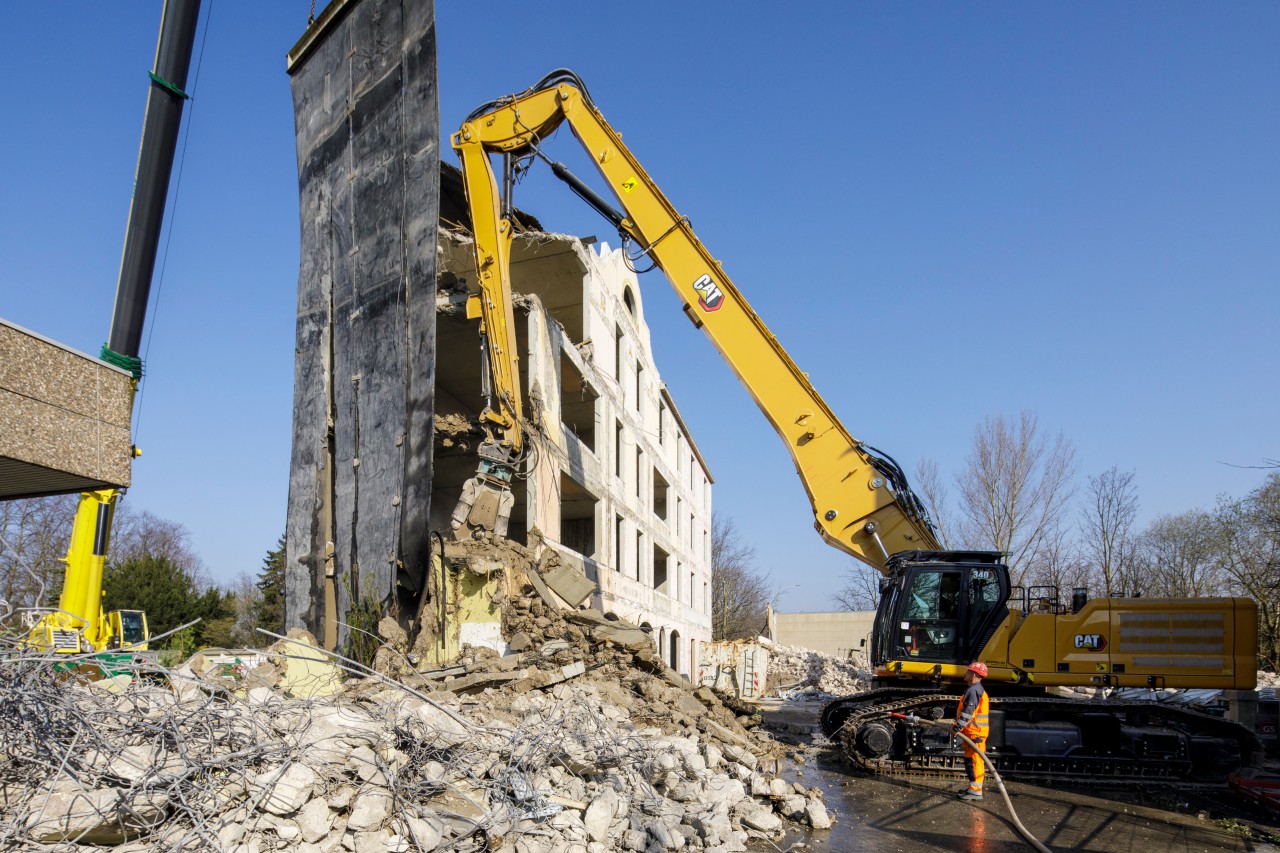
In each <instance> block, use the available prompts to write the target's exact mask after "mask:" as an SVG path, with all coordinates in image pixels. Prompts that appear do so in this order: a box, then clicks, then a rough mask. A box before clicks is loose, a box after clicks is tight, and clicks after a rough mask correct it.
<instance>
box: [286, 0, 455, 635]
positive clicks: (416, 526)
mask: <svg viewBox="0 0 1280 853" xmlns="http://www.w3.org/2000/svg"><path fill="white" fill-rule="evenodd" d="M289 59H290V64H289V73H290V75H291V78H292V79H291V86H292V90H293V99H294V120H295V126H296V134H297V148H298V183H299V191H300V196H301V199H300V201H301V204H300V213H301V219H302V221H301V226H302V228H301V232H302V237H301V241H302V250H301V268H300V270H299V274H298V325H297V351H296V356H295V368H294V411H293V457H292V464H291V466H290V480H289V515H288V523H287V528H286V538H287V566H286V605H285V613H286V621H287V623H288V625H289V626H290V627H292V626H295V625H302V626H305V627H307V628H308V629H310V630H311V631H312V632H313V633H314V634H316V636H317V637H318V638H321V639H322V641H323V642H324V644H325V645H326V646H327V647H329V648H333V647H335V646H338V645H341V644H342V643H343V642H344V640H345V638H346V634H347V629H346V628H345V627H342V628H340V627H339V625H338V623H339V621H342V622H346V621H348V619H349V613H350V611H351V610H352V609H353V608H357V607H361V608H368V607H372V608H374V609H382V610H384V611H385V610H391V609H393V610H396V611H398V612H400V613H401V614H412V613H414V612H416V606H417V604H418V603H419V598H420V596H419V592H420V590H419V589H418V588H417V584H418V583H419V581H420V579H421V578H422V577H425V576H426V571H427V568H428V566H429V564H430V546H429V542H428V524H427V520H428V514H429V512H430V495H431V481H432V417H433V414H434V397H433V394H434V387H435V379H434V377H435V363H436V324H435V319H436V314H435V311H436V305H435V288H436V266H435V264H436V226H437V223H438V220H439V211H440V204H439V191H440V174H439V155H440V124H439V111H438V109H437V96H436V95H437V93H436V46H435V19H434V7H433V4H432V2H431V0H416V2H411V3H402V2H399V0H335V2H333V3H330V4H329V6H328V7H326V9H325V11H324V12H323V14H322V15H321V17H320V19H319V20H317V21H316V23H315V25H314V26H312V27H311V28H310V29H309V30H308V32H307V33H306V34H305V35H304V37H303V39H302V41H300V42H299V43H298V45H297V46H296V47H295V48H294V49H293V51H291V52H290V55H289Z"/></svg>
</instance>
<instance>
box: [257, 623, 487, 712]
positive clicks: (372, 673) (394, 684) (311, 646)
mask: <svg viewBox="0 0 1280 853" xmlns="http://www.w3.org/2000/svg"><path fill="white" fill-rule="evenodd" d="M257 630H258V631H259V632H261V633H263V634H265V635H267V636H268V637H274V638H276V639H277V640H281V641H284V642H292V643H296V644H298V645H300V646H303V647H304V648H306V649H308V650H310V651H312V652H316V653H318V654H321V655H324V656H326V657H327V658H330V659H332V660H335V661H339V662H340V663H341V664H344V665H345V666H338V665H337V664H335V666H338V668H339V669H346V670H347V671H349V672H352V673H354V674H357V675H360V676H361V677H364V678H372V679H374V680H376V681H379V682H381V683H383V684H385V685H387V686H388V687H391V688H393V689H398V690H403V691H405V692H406V693H408V694H409V695H411V696H413V697H414V698H416V699H421V700H422V701H423V702H426V703H427V704H428V705H430V706H431V707H433V708H435V709H436V710H437V711H440V712H441V713H444V714H446V715H448V716H449V717H450V718H451V719H452V720H453V721H454V722H457V723H460V724H462V725H464V726H466V727H468V728H470V729H475V728H476V725H475V724H474V723H473V722H471V721H470V720H468V719H467V718H466V717H464V716H462V715H461V714H459V713H458V712H456V711H454V710H453V709H452V708H448V707H445V706H444V705H441V704H440V703H438V702H436V701H435V700H434V699H432V698H431V697H430V696H427V695H426V694H424V693H422V692H421V691H419V690H415V689H413V688H412V687H410V686H408V685H407V684H402V683H401V682H398V681H395V680H393V679H390V678H387V677H386V676H385V675H383V674H382V673H380V672H377V671H376V670H374V669H372V668H370V667H367V666H365V665H364V664H362V663H360V662H358V661H354V660H351V659H350V658H347V657H343V656H342V655H340V654H338V653H337V652H331V651H329V650H328V649H322V648H320V647H319V646H317V645H316V644H315V639H314V638H312V641H311V642H310V643H307V642H304V641H303V640H301V639H297V638H296V637H284V636H281V635H279V634H276V633H274V632H272V631H268V630H266V629H265V628H258V629H257ZM295 632H297V633H299V634H305V633H306V632H305V631H303V630H302V629H300V628H294V629H292V630H290V632H289V633H290V634H294V633H295ZM308 636H310V635H308ZM309 659H310V658H308V660H309Z"/></svg>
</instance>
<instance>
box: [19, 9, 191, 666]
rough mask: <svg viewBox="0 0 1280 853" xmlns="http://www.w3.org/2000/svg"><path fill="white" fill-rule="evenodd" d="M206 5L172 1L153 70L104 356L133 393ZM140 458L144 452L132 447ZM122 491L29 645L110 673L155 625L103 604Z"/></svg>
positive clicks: (111, 498)
mask: <svg viewBox="0 0 1280 853" xmlns="http://www.w3.org/2000/svg"><path fill="white" fill-rule="evenodd" d="M199 17H200V0H166V2H165V4H164V11H163V13H162V16H161V22H160V38H159V41H158V44H157V47H156V62H155V70H154V71H152V72H151V74H150V78H151V83H150V90H149V94H148V96H147V111H146V117H145V119H144V121H143V129H142V145H141V148H140V150H139V154H138V173H137V180H136V184H135V187H134V195H133V202H132V204H131V205H130V207H129V221H128V225H127V227H126V231H125V244H124V254H123V256H122V258H121V261H120V276H119V280H118V284H117V287H116V300H115V309H114V311H113V313H112V320H111V332H110V336H109V337H108V339H107V343H106V344H104V345H103V347H102V354H101V356H100V358H101V359H102V360H103V361H105V362H107V363H108V364H113V365H115V366H116V367H119V368H121V369H124V370H127V371H129V372H130V373H132V374H133V380H132V384H131V389H132V390H136V389H137V386H138V381H139V380H140V379H141V378H142V362H141V360H140V359H139V357H138V354H139V352H140V348H141V342H142V326H143V321H144V319H145V317H146V311H147V302H148V299H149V295H150V291H151V277H152V273H153V272H154V270H155V261H156V250H157V248H158V246H159V244H160V231H161V226H162V225H163V221H164V207H165V198H166V196H167V195H168V192H169V178H170V175H171V174H172V171H173V158H174V152H175V150H176V147H177V141H178V130H179V128H180V125H181V123H182V109H183V105H184V102H185V101H186V100H187V97H188V96H187V94H186V92H185V91H183V88H184V87H185V86H186V80H187V71H188V69H189V68H190V65H191V51H192V46H193V45H194V43H195V34H196V22H197V20H198V19H199ZM134 454H135V455H137V454H138V451H137V450H136V448H135V450H134ZM122 491H123V490H122V489H100V490H95V491H89V492H84V493H82V494H81V495H80V502H79V504H78V506H77V508H76V515H75V520H74V522H73V524H72V529H71V545H70V547H69V548H68V551H67V557H66V560H65V562H66V565H67V568H66V573H65V575H64V577H63V585H62V592H61V594H60V595H59V598H58V607H57V609H56V610H53V611H50V612H47V613H45V614H44V615H42V616H41V617H40V619H39V620H38V621H37V622H36V624H35V625H34V626H33V627H32V628H31V630H30V632H29V633H28V634H27V638H26V645H27V647H29V648H33V649H36V650H39V651H43V652H53V653H55V654H60V655H80V654H92V655H93V656H94V662H95V663H96V664H97V665H98V666H99V668H101V669H102V670H103V671H105V672H108V673H109V672H111V671H112V667H113V666H114V665H115V663H114V662H115V661H117V660H119V661H122V662H124V661H129V660H131V659H133V658H137V657H139V653H140V652H145V651H147V650H148V642H149V640H150V636H151V635H150V629H149V627H148V625H147V615H146V613H144V612H142V611H141V610H112V611H109V612H108V611H107V610H106V608H105V607H104V606H103V602H102V572H103V569H104V567H105V565H106V560H107V552H108V549H109V546H110V542H111V530H112V519H113V517H114V515H115V509H116V504H117V502H118V501H119V498H120V495H121V493H122Z"/></svg>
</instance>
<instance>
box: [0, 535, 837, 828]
mask: <svg viewBox="0 0 1280 853" xmlns="http://www.w3.org/2000/svg"><path fill="white" fill-rule="evenodd" d="M454 544H455V545H456V546H457V550H458V552H459V553H462V554H464V555H466V556H467V557H475V558H479V559H484V558H492V557H494V556H495V555H497V556H499V557H500V558H501V559H502V560H504V561H505V562H506V563H507V565H508V566H510V567H512V572H511V574H510V575H509V576H508V583H507V585H506V588H507V590H508V591H507V593H506V594H504V595H501V596H499V598H500V602H499V604H500V608H501V618H502V628H503V636H504V637H506V638H507V648H508V652H507V653H506V654H499V653H498V652H496V651H494V650H493V649H489V648H473V647H467V648H464V650H463V654H462V655H461V657H460V658H459V659H458V660H457V661H454V662H453V663H451V664H450V665H449V666H447V667H435V668H423V667H420V666H417V665H415V664H414V663H413V661H414V660H415V658H414V656H413V654H412V652H411V648H410V638H409V636H408V635H407V634H406V633H405V632H404V630H403V629H402V628H401V627H400V626H399V625H398V624H397V623H396V622H395V620H393V619H384V620H383V621H382V623H381V624H379V626H378V635H379V637H380V638H381V639H382V647H381V648H380V649H379V650H378V654H377V658H376V660H375V666H374V668H373V669H366V668H363V667H361V666H359V665H358V664H356V663H355V662H353V661H347V660H346V659H341V658H337V657H335V656H332V655H329V654H327V653H325V652H323V651H321V650H319V649H317V648H316V643H315V641H314V639H313V638H312V637H310V635H308V634H306V632H304V631H300V630H297V629H295V630H294V631H291V632H290V635H289V638H288V639H287V640H281V641H280V642H278V643H276V644H275V645H273V646H272V647H271V648H269V649H267V650H265V651H261V652H252V651H241V652H236V653H232V652H228V653H226V654H220V653H218V652H217V651H216V650H211V651H209V652H202V653H199V654H197V655H196V656H195V657H194V658H193V659H192V660H190V661H188V662H187V663H186V664H183V666H181V667H179V668H177V669H173V670H168V671H164V672H162V673H160V675H162V676H163V677H164V679H166V682H167V683H165V682H160V681H157V680H156V679H155V678H154V677H150V678H143V677H134V678H129V677H120V678H115V679H109V680H104V681H99V682H87V681H67V680H66V679H65V677H62V680H59V679H56V678H55V677H54V676H53V674H52V671H51V668H50V667H49V666H48V661H47V660H40V659H38V658H36V657H35V656H32V655H23V654H20V653H19V654H15V655H12V656H10V657H9V658H7V659H5V660H3V661H0V679H3V683H0V703H2V704H3V706H4V707H0V748H2V749H4V752H5V755H6V756H7V757H8V759H9V760H8V761H7V762H6V764H5V766H4V767H3V768H0V796H3V797H4V802H5V804H6V805H5V819H4V820H3V821H0V848H3V849H23V850H50V851H52V850H55V849H56V850H58V851H64V852H69V851H89V850H100V849H103V848H102V847H100V846H97V845H118V846H114V847H113V848H112V849H114V850H116V851H118V853H142V851H162V850H163V851H170V850H172V851H178V850H189V849H224V850H237V851H252V850H269V849H282V848H287V849H291V850H295V849H296V850H298V851H301V852H302V853H320V851H329V850H336V849H340V848H345V849H350V850H354V851H363V850H378V851H388V850H397V851H430V850H443V849H448V850H458V851H468V850H475V851H480V850H493V851H514V853H551V851H560V850H583V851H602V850H629V851H637V853H639V851H648V850H674V849H683V848H695V849H703V850H707V851H711V853H739V851H743V850H746V848H747V844H748V842H749V841H751V840H752V839H777V838H779V836H780V835H781V834H782V833H783V832H784V831H785V830H786V828H787V826H794V825H797V824H800V825H804V826H807V827H814V828H818V829H824V828H826V827H829V826H830V823H831V817H830V815H829V814H828V813H827V810H826V806H825V804H824V803H823V800H822V795H821V792H820V791H818V790H817V789H816V788H812V789H807V788H805V787H803V786H801V785H799V784H798V783H794V782H791V781H787V780H786V779H785V778H782V774H781V773H780V768H781V767H783V766H784V764H783V763H781V762H780V759H781V758H782V757H783V755H784V749H786V748H785V747H784V746H782V745H781V744H779V743H777V742H776V741H774V740H773V739H772V737H771V736H770V735H769V734H768V733H767V732H765V731H764V730H762V729H761V728H760V727H759V726H758V717H757V716H756V715H755V714H754V712H752V711H751V709H749V708H747V707H745V706H742V705H738V704H735V703H732V702H730V701H726V700H725V699H723V698H722V697H720V696H718V695H717V694H715V693H714V692H712V691H711V690H709V689H707V688H696V689H695V688H694V687H693V686H692V685H690V684H689V683H688V682H687V681H686V680H685V679H684V678H682V677H681V676H679V675H677V674H676V673H675V672H673V671H672V670H671V669H670V668H668V667H667V666H666V665H665V664H664V663H663V661H662V660H661V658H660V656H659V655H658V653H657V651H656V649H655V648H654V645H653V643H652V641H651V638H650V637H649V636H648V635H647V634H645V633H644V632H643V631H641V630H640V629H639V628H637V627H636V626H634V625H631V624H629V623H627V622H625V621H622V620H614V619H609V618H606V617H604V616H603V615H601V614H600V613H599V612H598V611H594V610H584V609H570V608H566V607H564V606H563V605H562V604H560V603H558V602H557V600H556V598H555V596H554V595H552V594H550V593H546V594H544V593H543V592H540V591H539V589H538V588H537V586H536V584H535V583H534V582H533V581H534V577H533V576H534V575H537V574H539V571H540V570H541V571H546V570H547V569H548V568H550V567H552V566H553V565H554V562H555V558H554V553H553V552H552V554H551V556H547V553H548V551H547V549H543V552H542V556H541V557H540V560H539V562H538V563H535V562H534V560H533V558H532V552H531V551H530V550H529V549H527V548H523V547H522V546H519V545H517V544H515V543H508V542H505V541H503V542H494V541H469V542H463V543H454ZM299 661H301V663H299ZM137 675H138V676H141V675H142V673H137Z"/></svg>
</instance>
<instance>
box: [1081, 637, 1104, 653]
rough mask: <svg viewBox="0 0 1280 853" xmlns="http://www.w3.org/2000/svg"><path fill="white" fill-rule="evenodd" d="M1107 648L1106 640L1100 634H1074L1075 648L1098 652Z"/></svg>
mask: <svg viewBox="0 0 1280 853" xmlns="http://www.w3.org/2000/svg"><path fill="white" fill-rule="evenodd" d="M1106 647H1107V638H1106V637H1104V636H1102V635H1101V634H1076V648H1077V649H1084V650H1086V651H1091V652H1100V651H1102V650H1103V649H1105V648H1106Z"/></svg>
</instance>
